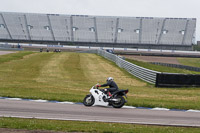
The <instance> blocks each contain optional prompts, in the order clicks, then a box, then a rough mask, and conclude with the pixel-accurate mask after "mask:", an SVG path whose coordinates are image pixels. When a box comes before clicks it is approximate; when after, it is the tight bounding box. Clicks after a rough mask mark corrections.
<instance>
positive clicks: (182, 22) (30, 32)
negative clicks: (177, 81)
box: [0, 12, 196, 50]
mask: <svg viewBox="0 0 200 133" xmlns="http://www.w3.org/2000/svg"><path fill="white" fill-rule="evenodd" d="M195 29H196V19H195V18H154V17H108V16H107V17H106V16H88V15H60V14H36V13H7V12H0V42H16V43H20V42H23V43H40V44H41V43H48V44H62V45H79V46H98V47H122V48H147V49H170V50H192V44H193V42H194V39H195V36H194V35H195Z"/></svg>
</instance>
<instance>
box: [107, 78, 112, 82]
mask: <svg viewBox="0 0 200 133" xmlns="http://www.w3.org/2000/svg"><path fill="white" fill-rule="evenodd" d="M113 80H114V78H113V77H108V78H107V80H106V81H107V82H108V81H113Z"/></svg>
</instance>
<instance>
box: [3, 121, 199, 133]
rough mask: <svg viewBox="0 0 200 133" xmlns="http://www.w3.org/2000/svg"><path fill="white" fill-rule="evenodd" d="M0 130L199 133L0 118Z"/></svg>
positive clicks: (165, 128)
mask: <svg viewBox="0 0 200 133" xmlns="http://www.w3.org/2000/svg"><path fill="white" fill-rule="evenodd" d="M0 128H13V129H28V130H43V131H47V130H51V131H64V132H93V133H94V132H98V133H199V128H186V127H167V126H148V125H133V124H121V123H102V122H81V121H59V120H38V119H19V118H0Z"/></svg>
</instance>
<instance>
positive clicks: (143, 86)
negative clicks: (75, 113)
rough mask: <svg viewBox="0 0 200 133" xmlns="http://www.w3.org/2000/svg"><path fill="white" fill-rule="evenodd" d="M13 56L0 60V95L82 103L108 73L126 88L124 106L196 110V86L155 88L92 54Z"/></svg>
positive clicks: (199, 101) (198, 101) (199, 91)
mask: <svg viewBox="0 0 200 133" xmlns="http://www.w3.org/2000/svg"><path fill="white" fill-rule="evenodd" d="M13 55H14V56H19V55H20V58H16V59H7V61H6V62H0V96H6V97H21V98H31V99H46V100H58V101H73V102H82V100H83V98H84V96H85V95H86V94H88V93H89V89H90V88H91V86H93V85H94V84H96V83H97V82H98V83H100V84H103V83H105V80H106V78H107V77H110V76H112V77H114V79H115V81H116V82H117V83H118V86H119V87H120V88H121V89H126V88H128V89H129V93H128V103H127V105H132V106H143V107H165V108H177V109H200V97H199V95H200V88H175V89H173V88H155V87H154V86H153V85H149V84H147V83H145V82H143V81H141V80H138V79H137V78H135V77H133V76H132V75H130V74H129V73H127V72H125V71H124V70H123V69H120V68H119V67H117V66H116V65H115V64H114V63H112V62H110V61H108V60H106V59H104V58H102V57H100V56H98V55H95V54H81V53H67V52H65V53H64V52H63V53H51V52H50V53H31V52H28V53H27V52H19V53H15V54H12V56H13ZM6 56H8V57H9V56H11V55H4V56H3V57H4V58H6ZM1 58H2V56H0V59H1Z"/></svg>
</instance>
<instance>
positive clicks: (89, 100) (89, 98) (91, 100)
mask: <svg viewBox="0 0 200 133" xmlns="http://www.w3.org/2000/svg"><path fill="white" fill-rule="evenodd" d="M94 102H95V99H94V97H93V96H92V95H87V96H85V98H84V99H83V104H84V105H85V106H92V105H93V104H94Z"/></svg>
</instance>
